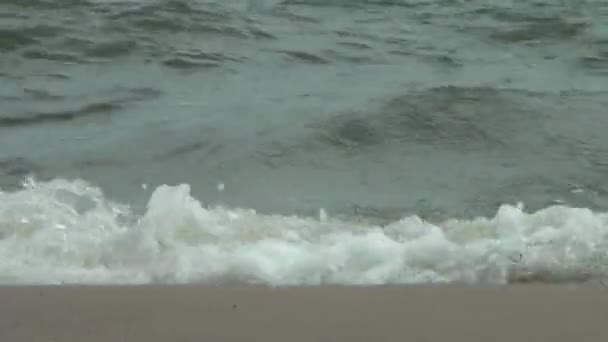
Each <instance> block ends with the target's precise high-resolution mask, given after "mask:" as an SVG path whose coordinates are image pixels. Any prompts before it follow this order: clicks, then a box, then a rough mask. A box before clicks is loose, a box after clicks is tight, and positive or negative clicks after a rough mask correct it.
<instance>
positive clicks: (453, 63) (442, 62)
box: [416, 54, 463, 68]
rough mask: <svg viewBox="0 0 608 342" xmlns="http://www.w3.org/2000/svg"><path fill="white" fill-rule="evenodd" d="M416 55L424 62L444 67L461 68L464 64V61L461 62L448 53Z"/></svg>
mask: <svg viewBox="0 0 608 342" xmlns="http://www.w3.org/2000/svg"><path fill="white" fill-rule="evenodd" d="M416 57H417V58H418V59H420V60H421V61H423V62H427V63H431V64H434V65H437V66H442V67H448V68H459V67H462V66H463V63H462V62H460V61H459V60H458V59H456V58H455V57H453V56H449V55H446V54H423V55H417V56H416Z"/></svg>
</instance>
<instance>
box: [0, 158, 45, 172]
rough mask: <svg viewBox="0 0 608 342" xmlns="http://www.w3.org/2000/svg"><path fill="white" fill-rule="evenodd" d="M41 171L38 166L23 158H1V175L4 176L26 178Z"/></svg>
mask: <svg viewBox="0 0 608 342" xmlns="http://www.w3.org/2000/svg"><path fill="white" fill-rule="evenodd" d="M39 169H40V167H39V166H38V165H36V164H35V163H32V162H30V161H28V160H27V159H25V158H22V157H5V158H1V157H0V173H1V174H2V175H3V176H15V177H25V176H27V175H30V174H32V173H35V172H36V171H38V170H39Z"/></svg>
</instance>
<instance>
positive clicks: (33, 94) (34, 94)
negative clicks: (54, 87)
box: [23, 88, 65, 101]
mask: <svg viewBox="0 0 608 342" xmlns="http://www.w3.org/2000/svg"><path fill="white" fill-rule="evenodd" d="M23 93H24V94H25V95H27V96H28V97H29V98H30V99H32V100H43V101H58V100H62V99H64V98H65V97H64V96H61V95H57V94H53V93H52V92H51V91H49V90H43V89H32V88H24V89H23Z"/></svg>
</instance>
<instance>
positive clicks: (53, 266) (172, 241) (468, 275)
mask: <svg viewBox="0 0 608 342" xmlns="http://www.w3.org/2000/svg"><path fill="white" fill-rule="evenodd" d="M607 236H608V216H607V215H606V214H604V213H594V212H592V211H591V210H589V209H585V208H569V207H565V206H553V207H549V208H546V209H543V210H540V211H538V212H534V213H526V212H525V211H524V210H523V208H522V207H521V206H511V205H503V206H501V207H500V209H499V210H498V212H497V214H496V215H495V216H494V217H493V218H477V219H474V220H458V219H451V220H448V221H445V222H441V223H436V224H434V223H431V222H426V221H424V220H422V219H421V218H419V217H417V216H408V217H404V218H403V219H402V220H400V221H397V222H393V223H392V224H389V225H387V226H384V227H379V226H370V225H366V224H363V223H353V222H347V221H343V220H337V219H334V218H332V217H330V216H329V215H327V214H326V213H325V212H324V211H322V210H321V211H320V215H319V217H318V218H316V217H315V218H303V217H292V216H273V215H261V214H258V213H256V212H255V211H254V210H247V209H227V208H221V207H218V208H206V207H204V206H203V205H202V204H201V203H200V202H199V201H197V200H196V199H194V198H193V197H192V196H191V195H190V187H189V185H187V184H182V185H177V186H168V185H163V186H160V187H158V188H157V189H155V190H154V192H153V193H152V195H151V197H150V199H149V202H148V205H147V210H146V212H145V214H143V215H142V216H137V215H135V214H133V213H131V212H130V211H129V208H128V207H127V206H125V205H121V204H118V203H113V202H111V201H108V200H107V199H105V198H104V196H103V193H102V191H101V190H100V189H99V188H97V187H94V186H91V185H90V184H88V183H86V182H84V181H81V180H77V181H67V180H62V179H56V180H53V181H50V182H40V183H37V182H34V181H32V180H30V181H28V182H27V183H26V184H25V187H24V188H23V189H22V190H19V191H14V192H0V283H5V284H7V283H36V284H39V283H152V282H156V283H158V282H164V283H194V282H197V283H228V282H231V283H261V284H267V285H318V284H405V283H419V282H466V283H499V284H500V283H506V282H509V281H516V280H526V279H527V280H541V281H578V280H585V279H589V278H593V277H601V276H603V275H604V274H605V273H606V272H607V271H608V270H607V269H606V266H605V265H608V263H607V261H608V255H607V251H608V249H607V248H606V247H607V245H608V239H607Z"/></svg>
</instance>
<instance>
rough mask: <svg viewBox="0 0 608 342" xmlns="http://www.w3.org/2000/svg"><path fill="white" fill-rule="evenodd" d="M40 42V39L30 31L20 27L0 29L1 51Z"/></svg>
mask: <svg viewBox="0 0 608 342" xmlns="http://www.w3.org/2000/svg"><path fill="white" fill-rule="evenodd" d="M38 43H39V41H38V39H36V37H34V36H32V35H29V34H28V32H24V31H21V30H19V29H0V51H4V52H6V51H13V50H16V49H19V48H22V47H25V46H30V45H35V44H38Z"/></svg>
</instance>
